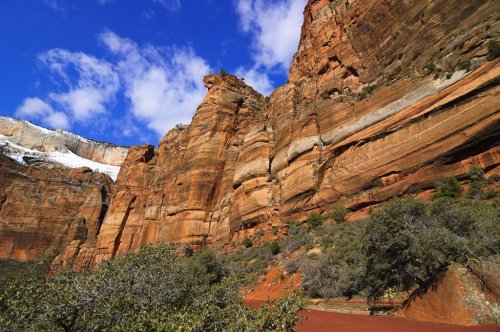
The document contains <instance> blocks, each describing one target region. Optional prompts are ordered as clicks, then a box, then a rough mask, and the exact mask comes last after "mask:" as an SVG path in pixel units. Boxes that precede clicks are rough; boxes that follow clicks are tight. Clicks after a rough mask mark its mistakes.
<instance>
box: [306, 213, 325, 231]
mask: <svg viewBox="0 0 500 332" xmlns="http://www.w3.org/2000/svg"><path fill="white" fill-rule="evenodd" d="M306 222H307V224H308V225H309V226H310V227H312V228H316V227H318V226H319V225H321V223H322V222H323V217H322V216H321V215H320V214H319V213H316V212H311V213H309V216H308V217H307V220H306Z"/></svg>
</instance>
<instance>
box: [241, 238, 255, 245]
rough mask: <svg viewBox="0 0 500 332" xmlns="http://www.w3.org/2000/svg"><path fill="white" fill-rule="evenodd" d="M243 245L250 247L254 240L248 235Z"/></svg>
mask: <svg viewBox="0 0 500 332" xmlns="http://www.w3.org/2000/svg"><path fill="white" fill-rule="evenodd" d="M243 245H244V246H245V248H250V247H252V246H253V241H252V240H251V239H250V238H248V237H246V238H245V239H244V240H243Z"/></svg>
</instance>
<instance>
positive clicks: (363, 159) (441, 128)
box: [77, 0, 500, 264]
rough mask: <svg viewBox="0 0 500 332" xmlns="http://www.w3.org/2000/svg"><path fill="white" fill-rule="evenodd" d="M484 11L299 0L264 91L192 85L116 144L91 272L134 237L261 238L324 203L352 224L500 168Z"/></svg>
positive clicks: (323, 208) (223, 81)
mask: <svg viewBox="0 0 500 332" xmlns="http://www.w3.org/2000/svg"><path fill="white" fill-rule="evenodd" d="M496 5H497V4H496V2H495V1H491V0H489V1H488V0H481V1H473V2H467V3H463V1H458V0H452V1H444V0H440V1H383V0H359V1H355V0H348V1H326V0H311V1H309V3H308V4H307V6H306V8H305V11H304V25H303V29H302V36H301V40H300V45H299V48H298V52H297V53H296V55H295V57H294V59H293V61H292V65H291V69H290V75H289V82H288V83H287V84H285V85H284V86H282V87H280V88H278V89H276V91H275V92H274V93H273V94H272V95H271V96H270V97H269V98H263V97H262V96H261V95H259V94H258V93H256V92H255V91H253V90H252V89H251V88H250V87H248V86H246V85H245V84H244V83H243V82H242V81H240V80H238V79H237V78H236V77H234V76H231V75H228V74H225V73H221V74H219V75H210V76H207V77H206V78H205V84H206V86H207V88H208V92H207V95H206V97H205V99H204V101H203V102H202V104H201V105H200V106H199V107H198V110H197V112H196V114H195V116H194V118H193V121H192V123H191V124H190V125H189V126H187V127H186V128H179V129H173V130H171V131H170V132H169V133H168V134H167V135H166V136H165V137H164V139H163V141H162V142H161V144H160V146H159V148H158V151H157V152H155V151H154V148H153V147H152V146H143V147H134V148H132V149H131V150H130V151H129V153H128V156H127V158H126V160H125V162H124V164H123V166H122V169H121V171H120V174H119V176H118V180H117V184H116V187H115V190H114V192H113V195H112V198H111V203H110V209H109V211H108V213H107V215H106V218H105V220H104V222H103V225H102V229H101V232H100V234H99V237H98V241H97V245H96V249H95V253H94V254H93V258H92V261H93V264H98V263H99V262H100V261H102V260H103V259H109V258H111V257H115V256H119V255H123V254H125V253H127V252H129V251H131V250H137V249H138V248H139V247H140V246H141V245H143V244H147V243H158V242H183V243H189V244H191V245H193V246H204V245H211V246H219V245H226V246H227V245H238V243H239V242H240V240H241V239H243V238H244V237H246V236H249V235H252V234H254V232H255V231H256V230H260V229H262V230H264V231H265V232H266V233H267V234H268V235H269V236H274V235H271V228H272V227H274V229H278V234H279V233H280V232H281V229H282V228H283V222H284V221H286V220H292V219H295V220H296V219H299V220H303V219H304V218H305V216H306V215H307V213H309V212H311V211H317V212H321V213H325V212H329V211H330V209H331V205H332V203H340V204H343V205H345V206H346V207H348V208H350V209H352V210H353V211H354V213H353V214H352V215H351V218H356V216H358V215H360V214H363V211H365V210H366V209H367V208H368V207H371V206H375V205H377V204H379V203H380V202H382V201H385V200H388V199H390V198H391V197H394V196H399V195H409V194H417V193H418V192H424V193H425V192H426V191H428V190H432V187H433V183H434V181H436V180H438V179H440V178H442V177H445V176H457V177H459V178H460V179H465V174H466V173H467V171H468V169H469V167H470V165H477V166H479V167H481V168H482V169H484V170H485V171H486V172H487V173H499V170H500V168H499V164H500V149H499V147H498V142H499V135H500V126H499V118H500V115H499V107H498V94H499V88H498V79H499V75H500V66H499V61H498V59H493V60H492V58H491V55H490V56H488V50H487V44H488V41H489V40H491V39H494V38H498V34H499V24H498V21H497V18H496V16H495V13H496V11H497V6H496ZM274 233H276V232H274ZM90 256H92V255H90ZM88 258H89V256H86V258H85V259H88ZM77 259H80V258H79V257H78V258H77Z"/></svg>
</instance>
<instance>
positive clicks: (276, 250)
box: [269, 241, 281, 256]
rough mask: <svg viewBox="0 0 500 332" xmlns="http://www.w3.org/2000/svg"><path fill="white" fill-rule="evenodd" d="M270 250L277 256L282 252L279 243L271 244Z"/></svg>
mask: <svg viewBox="0 0 500 332" xmlns="http://www.w3.org/2000/svg"><path fill="white" fill-rule="evenodd" d="M269 248H270V249H271V253H272V254H273V255H275V256H276V255H277V254H279V253H280V252H281V248H280V245H279V243H278V242H277V241H273V242H271V244H270V246H269Z"/></svg>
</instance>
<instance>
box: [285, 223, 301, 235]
mask: <svg viewBox="0 0 500 332" xmlns="http://www.w3.org/2000/svg"><path fill="white" fill-rule="evenodd" d="M285 224H286V225H288V234H289V235H292V236H293V235H297V234H298V233H299V231H300V222H298V221H288V222H285Z"/></svg>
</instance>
